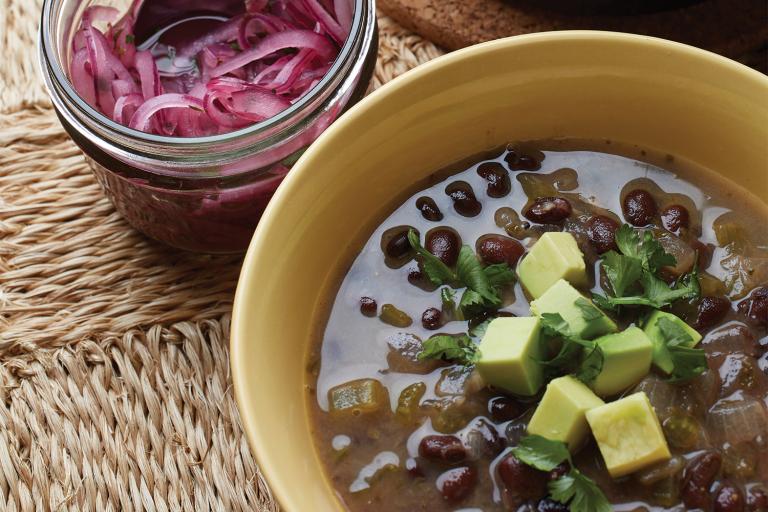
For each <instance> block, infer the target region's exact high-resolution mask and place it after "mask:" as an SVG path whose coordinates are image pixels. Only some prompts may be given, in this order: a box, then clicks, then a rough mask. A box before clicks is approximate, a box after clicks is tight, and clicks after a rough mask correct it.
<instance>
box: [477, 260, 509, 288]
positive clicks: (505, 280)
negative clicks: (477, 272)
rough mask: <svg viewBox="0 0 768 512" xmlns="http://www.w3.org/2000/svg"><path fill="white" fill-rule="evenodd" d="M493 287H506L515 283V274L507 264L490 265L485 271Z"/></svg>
mask: <svg viewBox="0 0 768 512" xmlns="http://www.w3.org/2000/svg"><path fill="white" fill-rule="evenodd" d="M483 273H484V274H485V277H486V278H487V279H488V282H489V283H490V284H491V286H504V285H506V284H509V283H514V282H515V273H514V271H513V270H512V269H511V268H509V265H507V264H506V263H496V264H494V265H488V266H487V267H485V268H484V269H483Z"/></svg>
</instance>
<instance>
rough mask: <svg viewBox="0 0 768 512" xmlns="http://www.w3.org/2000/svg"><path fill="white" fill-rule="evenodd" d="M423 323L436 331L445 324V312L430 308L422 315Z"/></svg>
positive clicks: (427, 327)
mask: <svg viewBox="0 0 768 512" xmlns="http://www.w3.org/2000/svg"><path fill="white" fill-rule="evenodd" d="M421 325H423V326H424V328H425V329H429V330H430V331H434V330H436V329H439V328H440V327H442V326H443V312H442V311H440V310H439V309H437V308H429V309H428V310H426V311H424V313H423V314H422V315H421Z"/></svg>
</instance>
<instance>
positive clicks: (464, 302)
mask: <svg viewBox="0 0 768 512" xmlns="http://www.w3.org/2000/svg"><path fill="white" fill-rule="evenodd" d="M459 309H460V310H461V313H462V315H463V316H464V318H472V317H473V316H476V315H480V314H482V313H483V312H484V311H485V310H486V301H485V300H484V299H483V297H482V296H481V295H480V294H479V293H477V292H476V291H474V290H471V289H469V288H467V289H465V290H464V293H462V294H461V299H460V300H459Z"/></svg>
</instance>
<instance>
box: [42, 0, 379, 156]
mask: <svg viewBox="0 0 768 512" xmlns="http://www.w3.org/2000/svg"><path fill="white" fill-rule="evenodd" d="M353 1H354V3H355V9H354V13H353V18H352V25H351V26H350V30H349V33H348V34H347V37H346V39H345V40H344V44H343V45H342V47H341V49H340V50H339V54H338V55H337V56H336V59H335V60H334V61H333V64H332V65H331V67H330V68H329V69H328V71H327V72H326V73H325V74H324V75H323V77H322V78H321V80H320V82H318V83H317V84H316V85H315V86H314V87H312V88H311V89H310V90H309V91H308V92H307V94H305V95H304V96H302V97H301V98H300V99H299V100H298V101H297V102H296V103H294V104H292V105H291V106H290V107H288V108H287V109H285V110H283V111H281V112H279V113H278V114H276V115H274V116H272V117H270V118H268V119H265V120H263V121H259V122H256V123H254V124H252V125H249V126H246V127H244V128H240V129H238V130H233V131H231V132H227V133H222V134H217V135H206V136H202V137H172V136H168V135H156V134H152V133H147V132H143V131H140V130H135V129H133V128H129V127H128V126H125V125H122V124H120V123H117V122H115V121H113V120H112V119H111V118H109V116H107V115H105V114H103V113H102V112H100V111H99V110H98V109H96V108H94V107H93V106H91V105H90V104H89V103H88V102H87V101H85V100H84V99H83V98H82V97H81V96H80V95H79V94H78V93H77V91H75V89H74V86H73V85H72V82H71V80H70V79H69V76H68V74H67V73H66V71H65V70H64V67H63V66H62V62H61V61H60V59H59V54H57V52H56V51H55V49H56V48H57V44H54V40H53V38H52V31H51V26H52V25H51V24H52V23H54V22H55V15H56V13H54V11H53V9H54V7H55V5H56V4H57V3H61V2H62V0H44V1H43V8H42V19H41V24H40V34H39V46H40V64H41V66H42V67H43V70H44V72H43V75H44V78H45V81H46V86H47V88H48V91H49V93H50V95H51V98H52V100H53V101H54V103H55V104H57V105H56V106H58V107H61V108H64V109H66V106H65V105H62V104H61V101H59V100H60V99H61V98H60V97H59V96H58V94H59V93H60V92H63V93H64V94H65V95H66V99H67V100H69V102H71V104H72V105H74V106H75V107H76V108H77V109H79V110H80V112H81V113H82V114H84V115H85V116H86V117H87V118H88V119H90V120H92V121H95V122H96V123H98V124H99V125H100V126H101V127H102V128H104V129H105V130H106V131H107V132H108V133H111V134H114V135H116V136H118V137H124V138H128V139H132V140H134V141H136V142H139V143H148V144H153V145H162V146H165V147H167V148H178V149H180V150H184V149H185V148H186V149H189V148H193V147H199V146H209V145H211V144H219V143H227V142H232V143H236V142H246V139H250V138H252V137H253V136H258V135H268V134H269V133H270V132H271V131H272V130H274V129H276V128H278V127H280V126H281V125H282V124H284V123H286V122H290V121H291V120H292V119H295V118H302V117H303V116H305V115H308V114H309V113H311V112H312V111H313V110H314V108H315V107H314V103H315V102H317V101H319V100H321V99H322V98H323V96H324V95H326V94H327V93H328V92H329V90H330V91H332V90H333V89H334V88H335V86H336V84H335V81H336V80H337V79H338V77H339V72H340V71H341V70H342V68H343V67H344V66H345V64H346V63H347V62H348V61H349V59H350V57H355V56H356V53H355V46H356V41H357V40H358V38H360V37H361V36H365V35H368V34H367V32H373V31H374V30H375V23H373V24H371V23H366V19H367V18H368V17H370V16H371V15H370V11H371V10H372V9H373V8H372V0H353ZM366 7H368V8H369V9H366ZM366 14H368V16H366ZM46 70H48V71H50V72H46ZM54 80H55V83H52V82H53V81H54Z"/></svg>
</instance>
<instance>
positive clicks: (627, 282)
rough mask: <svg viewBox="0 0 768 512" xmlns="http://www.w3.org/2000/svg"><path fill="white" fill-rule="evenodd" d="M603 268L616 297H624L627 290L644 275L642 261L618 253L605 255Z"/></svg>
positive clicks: (610, 252) (611, 252)
mask: <svg viewBox="0 0 768 512" xmlns="http://www.w3.org/2000/svg"><path fill="white" fill-rule="evenodd" d="M602 266H603V271H604V272H605V276H606V277H607V278H608V281H609V282H610V283H611V288H612V290H613V294H614V295H615V296H616V297H623V296H624V293H625V292H626V290H627V288H629V287H630V286H632V284H634V283H636V282H637V280H638V279H640V276H641V275H642V273H643V264H642V261H640V260H639V259H637V258H634V257H632V256H623V255H621V254H619V253H617V252H616V251H608V252H606V253H605V254H604V255H603V261H602Z"/></svg>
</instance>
